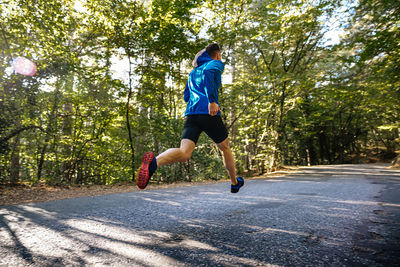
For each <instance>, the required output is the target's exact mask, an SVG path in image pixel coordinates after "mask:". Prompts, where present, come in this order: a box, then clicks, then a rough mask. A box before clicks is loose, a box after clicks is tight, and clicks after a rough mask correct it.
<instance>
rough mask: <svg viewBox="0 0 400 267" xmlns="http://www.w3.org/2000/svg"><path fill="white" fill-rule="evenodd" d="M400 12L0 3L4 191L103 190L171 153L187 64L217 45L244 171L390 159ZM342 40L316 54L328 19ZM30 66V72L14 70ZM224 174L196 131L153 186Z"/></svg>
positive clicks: (266, 4)
mask: <svg viewBox="0 0 400 267" xmlns="http://www.w3.org/2000/svg"><path fill="white" fill-rule="evenodd" d="M399 12H400V7H399V4H398V3H397V2H396V1H383V0H361V1H359V2H358V3H357V4H354V3H351V2H349V1H348V2H346V1H341V2H338V1H328V0H318V1H307V0H302V1H297V0H296V1H295V0H285V1H281V0H279V1H278V0H224V1H222V0H191V1H183V0H169V1H164V0H163V1H162V0H153V1H150V0H149V1H131V0H118V1H116V0H103V1H98V0H46V1H45V0H36V1H22V0H7V1H5V2H4V1H3V2H2V3H1V4H0V15H1V16H0V17H1V20H0V55H1V56H0V62H1V63H0V110H1V113H0V182H1V183H14V184H15V183H19V182H28V183H39V182H46V183H49V184H111V183H118V182H126V181H131V180H132V179H134V174H135V171H136V170H137V169H138V167H139V166H140V163H141V156H142V155H143V153H144V152H146V151H148V150H152V151H154V152H155V153H156V154H158V153H161V152H162V151H165V150H166V149H168V148H170V147H176V146H179V143H180V134H181V131H182V128H183V118H182V115H183V112H184V109H185V103H184V102H183V99H182V98H183V97H182V96H183V89H184V87H185V84H186V79H187V75H188V74H189V72H190V71H191V66H190V62H191V60H192V58H193V56H194V55H195V54H196V53H197V52H198V51H199V50H200V49H202V48H203V47H204V46H205V45H206V44H207V43H209V42H211V41H217V42H218V43H219V44H220V45H221V47H222V49H223V55H222V56H223V61H224V63H225V64H226V70H225V73H224V79H223V85H222V87H221V88H220V103H221V106H222V111H223V113H222V116H223V119H224V121H225V123H226V125H227V126H228V128H229V131H230V140H231V147H232V150H233V152H234V155H235V158H236V161H237V162H236V164H237V169H238V170H239V171H240V172H244V171H256V172H266V171H273V170H275V169H276V168H278V167H279V166H280V165H284V164H289V165H304V164H308V165H311V164H331V163H343V162H350V160H351V157H352V155H354V154H357V155H361V154H362V153H363V151H365V150H366V149H370V148H371V147H372V148H374V149H375V150H376V151H383V152H384V154H385V155H384V156H386V157H388V158H389V157H391V156H393V155H394V154H393V153H394V152H395V151H396V150H397V149H399V143H400V140H399V128H400V125H399V121H400V105H399V104H398V102H399V99H400V79H399V75H400V72H399V66H400V62H399V58H400V55H399V54H400V50H399V47H398V44H399V42H400V34H399V31H398V26H399V22H400V21H399V20H400V13H399ZM338 14H339V15H341V16H342V17H344V18H345V19H342V22H343V23H345V25H342V26H337V27H341V29H343V30H344V32H345V34H344V38H342V39H341V40H340V42H339V43H337V44H335V45H328V44H327V43H326V39H325V37H324V36H325V35H326V33H327V32H329V31H330V29H329V27H330V25H329V23H330V22H331V21H332V18H333V17H334V16H335V15H338ZM16 56H25V57H28V58H30V59H31V60H33V61H35V62H36V63H37V65H38V73H37V74H36V75H35V76H33V77H25V76H21V75H19V74H16V73H13V72H12V70H11V68H10V67H9V66H10V62H11V60H12V59H13V58H14V57H16ZM224 177H226V171H225V170H224V168H223V164H222V160H221V155H220V153H219V151H218V150H217V149H216V147H215V145H214V144H213V143H212V142H211V141H210V140H209V138H207V137H206V136H205V135H202V136H201V138H200V140H199V142H198V145H197V148H196V150H195V152H194V153H193V157H192V159H191V160H190V161H188V162H185V163H177V164H173V165H170V166H165V167H163V168H160V170H159V171H158V172H157V174H156V175H155V177H154V179H153V181H154V182H175V181H178V180H185V181H196V180H202V179H221V178H224Z"/></svg>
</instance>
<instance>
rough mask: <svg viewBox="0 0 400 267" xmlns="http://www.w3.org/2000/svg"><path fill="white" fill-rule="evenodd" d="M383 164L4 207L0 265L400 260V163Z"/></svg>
mask: <svg viewBox="0 0 400 267" xmlns="http://www.w3.org/2000/svg"><path fill="white" fill-rule="evenodd" d="M386 167H387V165H335V166H323V167H309V168H305V169H303V170H302V171H301V172H298V173H294V174H289V175H286V176H284V177H276V178H270V179H257V180H246V181H245V186H244V187H243V188H242V189H241V190H240V192H239V193H238V194H231V193H230V191H229V184H228V183H217V184H212V185H200V186H192V187H181V188H171V189H163V190H153V191H150V190H145V191H140V192H133V193H124V194H114V195H107V196H99V197H87V198H76V199H67V200H59V201H52V202H44V203H36V204H28V205H18V206H0V242H1V243H0V265H2V266H65V265H67V266H108V265H112V266H395V265H399V264H400V171H395V170H391V169H387V168H386Z"/></svg>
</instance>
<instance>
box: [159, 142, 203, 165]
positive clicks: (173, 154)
mask: <svg viewBox="0 0 400 267" xmlns="http://www.w3.org/2000/svg"><path fill="white" fill-rule="evenodd" d="M195 146H196V144H195V143H194V142H193V141H192V140H190V139H182V141H181V146H180V147H179V148H170V149H168V150H166V151H164V152H163V153H161V154H160V155H158V156H157V157H156V159H157V166H162V165H165V164H170V163H174V162H185V161H188V160H189V159H190V157H191V156H192V152H193V150H194V148H195Z"/></svg>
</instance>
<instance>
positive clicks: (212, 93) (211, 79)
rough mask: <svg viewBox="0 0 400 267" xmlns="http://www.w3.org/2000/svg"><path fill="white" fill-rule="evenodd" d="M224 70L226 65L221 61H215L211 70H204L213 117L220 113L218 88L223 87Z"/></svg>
mask: <svg viewBox="0 0 400 267" xmlns="http://www.w3.org/2000/svg"><path fill="white" fill-rule="evenodd" d="M223 70H224V64H223V63H222V62H221V61H217V60H215V61H213V62H212V65H211V66H210V68H208V67H207V68H206V69H205V70H204V76H205V77H204V83H205V90H204V91H205V93H206V96H207V98H208V103H209V105H208V110H209V114H210V115H211V116H215V115H217V114H218V111H220V110H221V109H220V107H219V105H218V104H217V103H218V88H219V87H220V85H221V76H222V71H223Z"/></svg>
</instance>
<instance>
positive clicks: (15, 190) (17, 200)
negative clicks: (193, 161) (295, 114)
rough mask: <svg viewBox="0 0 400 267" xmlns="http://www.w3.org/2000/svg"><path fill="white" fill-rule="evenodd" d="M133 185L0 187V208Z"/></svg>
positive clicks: (122, 190)
mask: <svg viewBox="0 0 400 267" xmlns="http://www.w3.org/2000/svg"><path fill="white" fill-rule="evenodd" d="M298 169H299V168H298V167H290V168H284V169H282V170H280V171H277V172H274V173H269V174H264V175H261V176H251V177H246V178H245V179H260V178H270V177H276V176H282V175H285V174H287V173H290V172H294V171H296V170H298ZM224 182H229V180H227V179H226V180H218V181H215V180H208V181H200V182H177V183H172V184H149V185H148V186H147V187H146V190H157V189H163V188H177V187H186V186H193V185H205V184H215V183H224ZM139 190H140V189H138V188H137V187H136V185H135V184H134V183H127V184H116V185H81V186H65V187H54V186H47V185H40V186H27V185H19V186H0V206H7V205H19V204H26V203H34V202H44V201H53V200H59V199H66V198H77V197H88V196H102V195H108V194H117V193H128V192H135V191H139Z"/></svg>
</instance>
